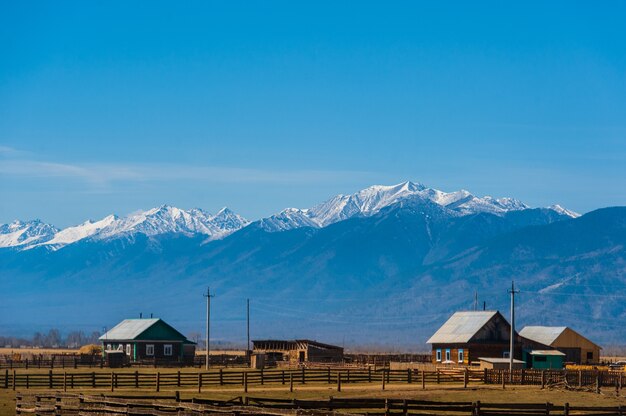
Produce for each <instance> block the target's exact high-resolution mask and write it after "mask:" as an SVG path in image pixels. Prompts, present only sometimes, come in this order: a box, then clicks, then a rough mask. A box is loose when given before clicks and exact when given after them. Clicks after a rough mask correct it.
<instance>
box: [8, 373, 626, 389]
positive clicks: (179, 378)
mask: <svg viewBox="0 0 626 416" xmlns="http://www.w3.org/2000/svg"><path fill="white" fill-rule="evenodd" d="M625 381H626V375H624V373H623V372H609V371H584V370H578V371H567V370H560V371H556V370H514V371H513V372H512V373H511V372H509V371H503V370H470V369H468V368H458V369H437V370H435V371H433V370H419V369H407V370H390V369H385V368H383V369H372V368H371V367H370V368H367V369H355V368H331V367H328V368H325V369H324V368H300V369H284V370H281V369H270V370H245V371H242V370H224V369H219V370H212V371H199V372H181V371H175V372H174V371H157V372H146V371H143V372H142V371H139V370H136V371H134V372H132V371H91V372H88V371H53V370H48V371H47V372H31V371H19V370H11V371H9V370H8V369H7V370H5V371H4V374H1V373H0V388H5V389H13V390H16V389H22V388H24V389H63V391H67V390H71V389H86V388H88V389H109V390H111V391H114V390H115V389H131V388H135V389H153V390H154V391H161V390H175V389H197V390H198V391H199V392H200V391H202V388H207V387H210V386H226V387H229V386H230V387H234V386H241V388H243V389H244V391H245V392H247V389H248V386H255V385H256V386H258V385H265V384H274V385H276V384H278V385H285V386H287V385H288V386H289V388H290V389H291V390H293V386H294V385H298V384H309V383H311V384H336V386H337V390H339V391H341V386H342V385H344V384H355V383H379V384H380V385H381V387H382V389H383V390H384V389H385V385H386V384H391V383H394V384H421V385H422V387H425V386H426V384H428V385H432V384H443V383H462V384H463V386H464V387H467V385H468V384H469V383H485V384H502V386H503V387H505V386H506V385H509V384H514V385H539V386H541V387H542V388H543V387H550V386H555V385H562V386H564V387H568V388H583V387H585V388H595V389H596V390H599V389H600V388H604V387H614V388H615V389H616V391H617V392H618V394H619V392H620V391H621V390H622V387H623V383H624V382H625Z"/></svg>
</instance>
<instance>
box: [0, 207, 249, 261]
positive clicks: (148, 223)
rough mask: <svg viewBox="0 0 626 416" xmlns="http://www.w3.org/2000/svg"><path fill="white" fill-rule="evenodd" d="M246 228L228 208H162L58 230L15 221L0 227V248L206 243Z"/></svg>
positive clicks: (35, 223)
mask: <svg viewBox="0 0 626 416" xmlns="http://www.w3.org/2000/svg"><path fill="white" fill-rule="evenodd" d="M247 224H249V221H248V220H246V219H245V218H243V217H242V216H240V215H238V214H236V213H234V212H233V211H231V210H230V209H228V208H223V209H221V210H220V211H219V212H218V213H217V214H216V215H215V216H213V215H211V214H209V213H207V212H205V211H203V210H201V209H198V208H195V209H191V210H189V211H186V210H183V209H180V208H176V207H172V206H169V205H161V206H160V207H156V208H152V209H149V210H147V211H138V212H135V213H132V214H130V215H128V216H126V217H124V218H119V217H117V216H116V215H109V216H107V217H105V218H103V219H101V220H99V221H92V220H88V221H85V222H84V223H82V224H79V225H75V226H71V227H67V228H65V229H63V230H58V229H56V228H54V227H52V226H50V225H48V224H43V223H41V221H31V222H28V223H23V222H20V221H16V222H14V223H11V224H5V225H1V226H0V248H1V247H20V248H21V249H29V248H34V247H38V246H44V247H48V248H49V249H52V250H58V249H60V248H62V247H64V246H66V245H68V244H73V243H76V242H78V241H81V240H86V239H91V240H105V239H112V238H122V237H128V236H132V235H134V234H144V235H147V236H155V235H162V234H168V233H182V234H186V235H189V236H191V235H196V234H202V235H207V236H209V239H216V238H223V237H225V236H226V235H228V234H231V233H233V232H234V231H237V230H239V229H240V228H242V227H244V226H246V225H247Z"/></svg>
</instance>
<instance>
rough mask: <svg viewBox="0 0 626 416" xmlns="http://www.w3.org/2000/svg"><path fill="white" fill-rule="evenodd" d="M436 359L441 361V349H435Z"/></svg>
mask: <svg viewBox="0 0 626 416" xmlns="http://www.w3.org/2000/svg"><path fill="white" fill-rule="evenodd" d="M437 361H439V362H441V350H437Z"/></svg>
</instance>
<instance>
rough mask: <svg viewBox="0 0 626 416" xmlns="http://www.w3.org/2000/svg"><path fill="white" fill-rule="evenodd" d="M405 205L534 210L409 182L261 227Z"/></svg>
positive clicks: (454, 211) (321, 223)
mask: <svg viewBox="0 0 626 416" xmlns="http://www.w3.org/2000/svg"><path fill="white" fill-rule="evenodd" d="M402 201H406V202H410V206H416V205H419V204H428V203H435V204H437V205H439V206H441V207H445V208H447V209H448V210H449V211H448V212H449V213H450V215H470V214H477V213H490V214H494V215H504V214H506V213H507V212H510V211H520V210H524V209H528V208H530V207H529V206H528V205H526V204H524V203H523V202H522V201H519V200H517V199H514V198H493V197H491V196H484V197H477V196H475V195H472V194H471V193H470V192H469V191H466V190H464V189H462V190H460V191H455V192H443V191H440V190H438V189H433V188H428V187H426V186H425V185H423V184H421V183H417V182H410V181H407V182H402V183H399V184H397V185H374V186H370V187H367V188H365V189H362V190H360V191H358V192H356V193H354V194H352V195H343V194H340V195H336V196H334V197H332V198H330V199H329V200H327V201H325V202H322V203H321V204H318V205H315V206H314V207H312V208H310V209H295V208H291V209H289V210H284V211H282V212H280V213H278V214H276V215H273V216H271V217H269V218H265V219H263V220H261V221H260V224H261V226H262V227H263V228H264V229H266V230H267V231H285V230H289V229H293V228H299V227H326V226H327V225H330V224H333V223H336V222H339V221H343V220H346V219H348V218H352V217H355V216H362V217H367V216H371V215H374V214H376V213H378V212H380V210H381V209H383V208H385V207H388V206H391V205H394V204H398V203H400V202H402ZM549 209H553V210H554V211H556V212H558V213H559V214H561V215H567V216H569V217H571V218H575V217H576V216H577V214H576V213H573V212H571V211H568V210H566V209H564V208H561V207H558V206H553V207H550V208H549Z"/></svg>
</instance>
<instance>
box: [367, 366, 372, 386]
mask: <svg viewBox="0 0 626 416" xmlns="http://www.w3.org/2000/svg"><path fill="white" fill-rule="evenodd" d="M367 382H368V383H371V382H372V367H367Z"/></svg>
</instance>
